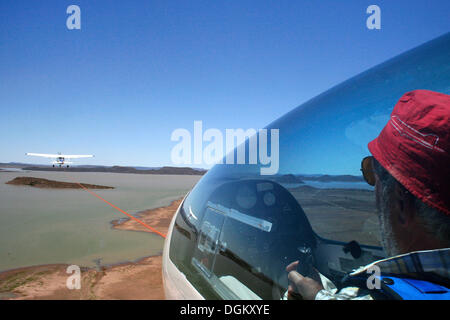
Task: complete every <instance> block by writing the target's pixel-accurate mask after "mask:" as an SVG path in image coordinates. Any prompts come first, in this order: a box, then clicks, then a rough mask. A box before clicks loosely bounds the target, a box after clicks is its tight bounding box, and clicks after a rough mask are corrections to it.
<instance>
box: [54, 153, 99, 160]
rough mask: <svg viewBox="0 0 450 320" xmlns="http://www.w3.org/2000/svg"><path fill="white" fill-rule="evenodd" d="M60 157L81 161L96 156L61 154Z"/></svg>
mask: <svg viewBox="0 0 450 320" xmlns="http://www.w3.org/2000/svg"><path fill="white" fill-rule="evenodd" d="M60 157H63V158H66V159H79V158H92V157H94V155H92V154H61V155H60Z"/></svg>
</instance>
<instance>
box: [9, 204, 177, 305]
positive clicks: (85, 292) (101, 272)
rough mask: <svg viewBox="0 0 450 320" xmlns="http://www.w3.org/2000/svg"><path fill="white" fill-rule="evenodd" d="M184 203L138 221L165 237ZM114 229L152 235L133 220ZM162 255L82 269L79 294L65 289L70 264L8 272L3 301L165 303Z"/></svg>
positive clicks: (116, 223) (145, 214)
mask: <svg viewBox="0 0 450 320" xmlns="http://www.w3.org/2000/svg"><path fill="white" fill-rule="evenodd" d="M181 201H182V199H178V200H175V201H172V203H171V204H170V205H169V206H166V207H161V208H156V209H151V210H145V211H143V212H140V213H139V214H138V218H139V219H141V220H142V221H143V222H145V223H147V224H149V225H151V226H153V227H155V229H157V230H158V231H160V232H161V233H164V234H166V233H167V229H168V227H169V224H170V221H171V219H172V217H173V215H174V213H175V211H176V210H177V208H178V206H179V204H180V203H181ZM112 225H113V228H115V229H120V230H128V231H138V232H150V231H149V230H148V229H146V228H145V227H143V226H142V225H140V224H139V223H137V222H135V221H133V220H125V219H119V220H115V221H113V222H112ZM161 254H162V252H161ZM161 254H158V255H155V256H149V257H145V258H142V259H139V260H138V261H135V262H127V263H121V264H116V265H112V266H97V267H94V268H81V289H80V290H69V289H68V288H67V287H66V281H67V278H68V276H69V275H68V274H67V273H66V270H67V267H68V266H69V265H68V264H50V265H40V266H31V267H25V268H18V269H14V270H9V271H5V272H2V273H0V299H8V300H10V299H13V300H23V299H27V300H33V299H63V300H66V299H68V300H78V299H81V300H86V299H89V300H97V299H121V300H126V299H164V292H163V284H162V277H161V263H162V256H161Z"/></svg>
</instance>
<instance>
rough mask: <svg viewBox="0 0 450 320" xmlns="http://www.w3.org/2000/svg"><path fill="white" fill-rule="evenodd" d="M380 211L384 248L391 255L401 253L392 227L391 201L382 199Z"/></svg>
mask: <svg viewBox="0 0 450 320" xmlns="http://www.w3.org/2000/svg"><path fill="white" fill-rule="evenodd" d="M383 200H384V199H383ZM378 211H379V212H378V218H379V221H380V229H381V230H380V231H381V244H382V246H383V249H384V251H385V252H386V254H387V255H388V256H389V257H392V256H396V255H399V254H400V253H401V252H400V250H399V246H398V242H397V240H396V237H395V234H394V231H393V229H392V224H391V215H390V210H389V201H381V204H380V206H378Z"/></svg>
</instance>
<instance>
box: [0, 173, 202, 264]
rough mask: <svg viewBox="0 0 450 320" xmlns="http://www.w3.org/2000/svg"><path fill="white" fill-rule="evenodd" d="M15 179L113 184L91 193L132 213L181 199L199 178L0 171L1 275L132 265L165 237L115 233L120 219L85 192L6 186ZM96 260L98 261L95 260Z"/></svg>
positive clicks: (153, 251) (152, 251) (153, 250)
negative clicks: (43, 268) (35, 268)
mask: <svg viewBox="0 0 450 320" xmlns="http://www.w3.org/2000/svg"><path fill="white" fill-rule="evenodd" d="M18 176H32V177H38V178H45V179H50V180H57V181H67V182H82V183H89V184H97V185H105V186H112V187H114V188H115V189H112V190H94V192H95V193H97V194H98V195H100V196H101V197H103V198H104V199H106V200H108V201H109V202H111V203H112V204H114V205H116V206H118V207H119V208H121V209H123V210H125V211H126V212H128V213H130V214H135V213H137V212H139V211H142V210H145V209H151V208H156V207H161V206H165V205H168V204H170V202H171V201H172V200H175V199H178V198H180V197H183V196H184V195H185V194H186V193H187V192H188V191H189V190H190V189H191V188H192V187H193V186H194V185H195V183H196V182H197V181H198V180H199V179H200V176H188V175H148V174H117V173H91V172H89V173H85V172H82V173H80V172H41V171H39V172H38V171H33V172H25V171H24V172H0V271H3V270H7V269H13V268H18V267H24V266H31V265H40V264H53V263H69V264H77V265H80V266H89V267H92V266H95V265H97V264H98V263H99V262H100V264H102V265H108V264H114V263H118V262H123V261H134V260H136V259H138V258H141V257H144V256H149V255H154V254H159V253H160V252H161V251H162V247H163V243H164V239H163V238H161V237H160V236H158V235H156V234H153V233H147V232H132V231H123V230H115V229H112V227H111V221H112V220H115V219H119V218H123V217H125V215H123V214H122V213H120V212H118V211H116V210H115V209H113V208H111V207H110V206H108V205H107V204H105V203H104V202H103V201H101V200H99V199H97V198H96V197H94V196H92V195H91V194H89V193H88V192H86V191H84V190H78V189H65V190H64V189H40V188H33V187H30V186H14V185H7V184H5V182H7V181H9V180H12V179H14V178H15V177H18ZM98 259H100V260H98Z"/></svg>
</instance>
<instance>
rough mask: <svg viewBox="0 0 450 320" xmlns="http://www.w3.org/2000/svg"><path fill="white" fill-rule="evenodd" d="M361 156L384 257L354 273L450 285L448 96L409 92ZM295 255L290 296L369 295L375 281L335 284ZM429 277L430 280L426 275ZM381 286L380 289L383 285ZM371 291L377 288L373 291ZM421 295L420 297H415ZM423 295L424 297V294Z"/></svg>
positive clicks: (290, 267) (364, 297)
mask: <svg viewBox="0 0 450 320" xmlns="http://www.w3.org/2000/svg"><path fill="white" fill-rule="evenodd" d="M368 147H369V150H370V152H371V154H372V156H370V157H366V158H364V159H363V161H362V164H361V167H362V168H361V170H362V172H363V176H364V178H365V180H366V181H367V182H368V183H369V184H371V185H373V186H375V196H376V206H377V212H378V217H379V221H380V228H381V239H382V245H383V248H384V250H385V252H386V254H387V256H388V257H390V258H387V259H384V260H379V261H376V262H374V263H372V264H370V265H368V266H365V267H361V268H359V269H358V270H356V271H354V272H353V273H351V274H350V275H349V276H348V278H352V277H354V278H357V277H360V276H364V274H368V276H369V275H370V274H369V273H368V270H369V268H371V270H374V269H373V268H374V267H373V266H376V267H378V268H379V269H378V270H380V272H381V275H382V276H383V275H388V276H398V277H399V278H401V279H414V280H413V281H415V280H422V281H430V283H432V285H436V284H438V285H439V284H441V285H443V286H444V287H446V288H448V287H449V284H450V270H449V269H450V96H449V95H446V94H442V93H438V92H433V91H428V90H415V91H412V92H408V93H406V94H404V95H403V96H402V97H401V99H400V100H399V101H398V103H397V104H396V105H395V107H394V110H393V111H392V114H391V117H390V119H389V121H388V123H387V124H386V126H385V127H384V128H383V130H382V131H381V133H380V134H379V136H378V137H377V138H376V139H375V140H373V141H371V142H370V143H369V145H368ZM298 263H299V262H298V261H296V262H294V263H291V264H290V265H289V266H288V267H287V268H286V271H287V272H288V279H289V281H290V285H289V289H288V292H289V294H290V296H295V294H296V293H299V294H300V295H301V296H302V297H303V299H311V300H313V299H316V300H341V299H342V300H345V299H372V298H373V297H374V295H373V294H371V290H368V289H373V288H367V287H368V286H367V285H366V288H364V286H359V287H352V286H344V287H343V288H342V289H340V290H338V289H337V288H336V287H335V286H334V284H333V283H331V282H330V281H329V280H327V279H326V278H325V277H323V276H322V275H320V277H319V276H318V275H316V276H304V275H301V274H299V273H298V272H297V271H295V270H296V268H297V265H298ZM427 283H428V282H427ZM378 289H379V288H378ZM372 292H373V291H372ZM417 298H419V297H417ZM422 298H423V297H422Z"/></svg>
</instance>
